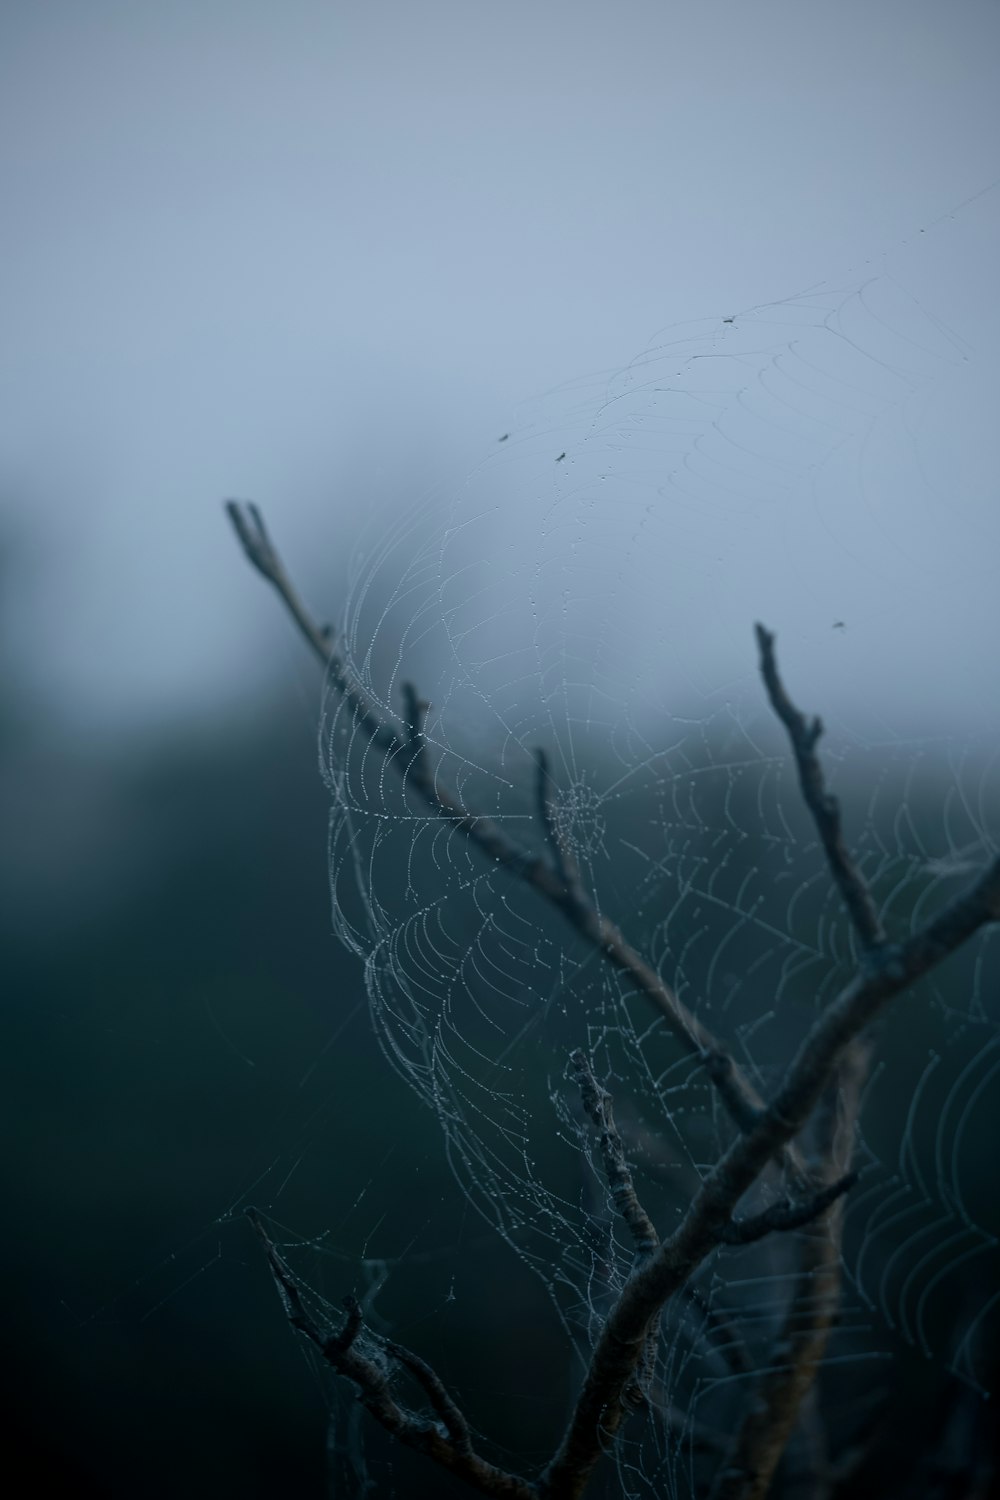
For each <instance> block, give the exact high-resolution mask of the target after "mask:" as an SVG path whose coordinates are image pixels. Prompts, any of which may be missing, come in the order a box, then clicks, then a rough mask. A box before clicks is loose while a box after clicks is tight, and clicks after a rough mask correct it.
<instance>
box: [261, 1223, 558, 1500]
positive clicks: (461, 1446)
mask: <svg viewBox="0 0 1000 1500" xmlns="http://www.w3.org/2000/svg"><path fill="white" fill-rule="evenodd" d="M246 1215H247V1218H248V1219H249V1220H250V1223H251V1224H252V1225H253V1228H254V1230H255V1231H256V1233H257V1236H258V1238H259V1239H260V1240H261V1243H262V1244H263V1246H264V1250H265V1252H266V1254H267V1259H268V1264H269V1265H270V1267H271V1274H272V1276H273V1277H274V1281H275V1285H276V1286H277V1288H278V1294H279V1296H280V1297H281V1302H282V1306H283V1307H284V1310H285V1316H286V1317H287V1318H288V1321H289V1323H291V1325H292V1327H293V1328H295V1329H297V1330H298V1332H300V1333H302V1334H304V1335H305V1337H306V1338H307V1339H309V1341H310V1342H311V1343H313V1344H315V1345H316V1347H317V1348H318V1349H319V1350H320V1352H321V1353H322V1355H323V1358H324V1359H325V1360H326V1362H327V1364H329V1365H331V1366H332V1368H333V1369H334V1370H335V1371H336V1372H337V1374H338V1375H343V1376H344V1377H346V1379H348V1380H350V1381H352V1382H353V1383H354V1384H355V1385H356V1386H357V1388H358V1399H359V1400H360V1402H361V1404H362V1405H363V1406H364V1407H365V1409H366V1410H367V1411H368V1412H370V1413H371V1415H372V1416H373V1417H374V1418H375V1420H376V1422H378V1423H379V1424H380V1425H381V1426H382V1427H384V1428H385V1430H386V1431H387V1432H388V1433H390V1434H391V1435H392V1437H394V1438H395V1439H396V1441H397V1442H400V1443H402V1444H403V1445H404V1446H405V1447H407V1448H413V1449H415V1450H416V1451H417V1452H418V1453H424V1454H426V1455H427V1457H428V1458H432V1459H434V1461H435V1462H436V1463H438V1464H440V1465H441V1467H442V1468H444V1469H448V1470H450V1472H451V1473H453V1474H457V1475H458V1476H459V1478H461V1479H464V1480H465V1481H466V1483H467V1484H469V1485H471V1486H472V1488H473V1489H476V1490H479V1491H480V1493H481V1494H484V1495H500V1496H505V1497H509V1500H537V1494H538V1492H537V1489H536V1487H535V1485H534V1484H532V1483H531V1482H530V1481H529V1480H526V1479H522V1478H520V1476H519V1475H517V1474H509V1473H507V1471H506V1470H504V1469H500V1468H497V1467H496V1465H495V1464H491V1463H490V1462H489V1461H488V1460H487V1459H484V1458H482V1457H481V1456H480V1455H479V1454H477V1453H476V1452H475V1450H474V1449H473V1446H472V1439H471V1436H470V1433H469V1426H468V1423H467V1422H466V1420H465V1418H464V1417H463V1416H462V1414H461V1412H460V1411H459V1409H458V1407H457V1406H456V1405H455V1403H454V1401H453V1400H452V1399H451V1397H450V1396H449V1395H448V1392H447V1391H446V1389H445V1387H444V1384H443V1382H442V1381H441V1380H440V1379H439V1377H438V1376H437V1375H436V1374H435V1373H434V1371H433V1370H432V1369H431V1367H430V1365H428V1364H427V1363H426V1361H425V1360H423V1359H421V1358H420V1357H419V1355H416V1354H413V1353H411V1352H410V1350H408V1349H404V1348H403V1347H402V1345H400V1344H393V1343H390V1342H388V1341H387V1340H382V1339H378V1338H376V1337H375V1336H373V1335H369V1336H368V1337H369V1340H370V1347H371V1352H370V1353H369V1352H366V1351H365V1350H364V1349H362V1348H361V1347H359V1346H360V1344H361V1338H362V1318H361V1308H360V1305H359V1304H358V1303H357V1302H356V1301H354V1300H353V1299H349V1303H350V1306H349V1309H348V1314H347V1318H346V1320H345V1323H344V1327H343V1328H342V1329H340V1330H339V1331H337V1332H335V1333H329V1332H327V1331H326V1330H325V1329H322V1328H320V1326H319V1325H318V1324H317V1323H316V1322H315V1320H314V1319H313V1318H312V1317H311V1316H310V1315H309V1313H308V1312H307V1311H306V1308H305V1305H304V1303H303V1301H302V1295H301V1293H300V1291H299V1287H298V1283H297V1281H296V1280H295V1277H294V1276H293V1275H292V1272H291V1271H290V1270H289V1268H288V1266H287V1265H286V1264H285V1261H284V1259H283V1258H282V1256H281V1254H280V1252H279V1250H278V1247H277V1246H276V1245H275V1243H274V1241H273V1240H272V1239H271V1237H270V1235H269V1234H268V1232H267V1229H266V1228H265V1226H264V1221H263V1219H262V1218H261V1215H260V1214H259V1213H258V1212H257V1210H256V1209H253V1208H248V1209H247V1210H246ZM380 1356H381V1357H380ZM393 1364H395V1365H398V1366H399V1367H400V1368H402V1369H404V1370H406V1371H408V1373H409V1374H410V1375H412V1376H413V1377H414V1379H415V1380H416V1381H417V1383H418V1384H419V1385H420V1387H421V1388H422V1389H423V1391H424V1392H425V1394H426V1395H427V1397H428V1399H429V1400H430V1403H431V1408H432V1410H433V1411H434V1414H435V1418H436V1420H434V1421H431V1420H429V1419H428V1418H427V1417H424V1416H421V1415H420V1414H419V1413H416V1412H412V1411H409V1410H408V1409H407V1408H406V1407H405V1406H403V1405H402V1404H401V1403H400V1402H399V1401H397V1400H396V1398H395V1396H394V1394H393V1392H392V1388H391V1387H392V1368H393Z"/></svg>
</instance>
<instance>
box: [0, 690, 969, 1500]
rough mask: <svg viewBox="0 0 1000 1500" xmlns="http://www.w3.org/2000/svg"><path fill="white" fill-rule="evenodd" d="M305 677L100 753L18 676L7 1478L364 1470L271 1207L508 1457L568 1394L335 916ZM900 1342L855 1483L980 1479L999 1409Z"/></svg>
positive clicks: (12, 773)
mask: <svg viewBox="0 0 1000 1500" xmlns="http://www.w3.org/2000/svg"><path fill="white" fill-rule="evenodd" d="M308 697H309V695H308V693H306V694H305V695H303V694H302V693H297V692H296V691H295V689H294V687H291V686H290V687H289V689H288V690H287V691H286V692H280V693H278V694H276V695H275V696H274V697H273V698H272V699H271V700H270V701H268V702H267V703H265V704H262V705H259V706H258V707H257V708H256V709H255V710H253V711H250V710H248V711H247V712H246V713H245V714H244V716H243V717H242V719H240V720H233V721H226V720H222V719H220V720H219V721H218V722H212V723H210V722H206V721H202V722H199V723H194V724H191V725H190V726H188V727H187V728H180V727H179V728H178V729H177V730H176V731H175V732H173V733H172V734H170V735H162V734H161V735H159V736H156V735H153V734H152V733H149V734H145V735H134V736H132V737H130V738H129V739H128V740H127V741H125V742H122V741H110V742H104V743H102V744H100V745H97V744H95V743H93V742H91V743H89V744H88V745H81V744H79V743H77V742H74V741H73V740H72V739H66V738H64V737H62V736H61V735H60V734H59V733H58V732H57V730H56V726H55V725H53V724H52V723H50V722H49V721H48V720H47V719H46V718H45V717H44V716H43V715H42V714H40V713H39V712H37V711H36V710H35V709H34V708H33V706H32V705H31V704H30V703H28V702H27V701H26V700H25V699H24V698H19V696H18V693H17V691H15V689H14V687H13V686H12V685H11V684H10V683H8V684H7V685H6V687H5V688H2V689H0V799H2V809H0V810H2V819H3V829H4V842H3V852H2V855H0V882H2V888H0V933H2V941H3V948H4V992H5V996H6V1001H5V1004H4V1007H3V1012H2V1014H3V1033H4V1034H3V1044H2V1049H0V1069H2V1075H3V1076H2V1083H0V1108H2V1110H3V1112H4V1117H5V1118H4V1127H3V1129H4V1139H5V1145H6V1149H5V1152H4V1160H5V1187H4V1209H5V1226H4V1232H3V1236H2V1238H0V1255H2V1261H3V1285H4V1287H5V1289H6V1294H7V1295H6V1305H7V1326H6V1334H5V1354H6V1357H5V1360H4V1382H5V1393H4V1402H3V1413H4V1425H5V1427H6V1429H7V1432H6V1442H7V1451H8V1463H7V1470H8V1473H17V1472H20V1473H22V1474H23V1475H25V1476H26V1477H25V1478H24V1479H22V1480H20V1481H17V1482H16V1483H15V1486H14V1489H13V1491H8V1492H9V1493H10V1492H13V1493H17V1494H25V1495H27V1494H35V1493H37V1492H38V1491H40V1490H42V1489H44V1488H45V1487H46V1486H48V1487H50V1488H52V1489H54V1490H55V1491H56V1492H57V1493H62V1492H67V1491H69V1490H72V1491H73V1492H75V1493H82V1494H88V1495H89V1494H94V1495H107V1496H116V1497H117V1496H126V1495H127V1496H134V1495H136V1494H140V1493H141V1494H143V1495H150V1496H164V1497H165V1496H174V1495H184V1496H201V1495H204V1496H206V1497H207V1496H209V1495H211V1496H219V1495H234V1496H235V1495H239V1496H241V1497H246V1500H251V1497H255V1496H260V1497H264V1496H269V1497H271V1496H276V1495H281V1496H292V1497H298V1496H302V1497H309V1496H323V1495H330V1494H344V1495H346V1494H348V1493H349V1490H348V1489H347V1488H346V1487H342V1485H341V1482H340V1481H337V1482H336V1483H335V1484H334V1485H333V1487H331V1482H330V1477H329V1473H328V1469H327V1464H326V1461H325V1455H324V1441H325V1438H324V1434H325V1428H326V1418H327V1412H328V1408H329V1382H328V1377H327V1375H326V1373H325V1372H324V1371H322V1370H320V1369H319V1368H318V1367H317V1365H316V1363H315V1361H314V1360H313V1359H312V1358H311V1357H310V1356H309V1355H308V1354H307V1352H306V1351H305V1350H304V1349H303V1348H302V1347H301V1345H300V1343H299V1341H297V1340H296V1339H295V1337H294V1336H293V1335H292V1334H291V1333H290V1331H289V1330H288V1328H287V1327H286V1325H285V1323H284V1320H283V1318H282V1315H281V1310H280V1307H279V1305H278V1302H277V1298H276V1297H275V1295H274V1290H273V1287H272V1285H271V1283H270V1279H269V1277H268V1274H267V1271H266V1268H265V1265H264V1263H263V1259H262V1256H261V1254H260V1252H259V1247H258V1246H257V1244H256V1242H255V1241H254V1239H253V1236H252V1234H251V1232H250V1230H249V1228H248V1226H247V1224H246V1223H245V1221H244V1219H243V1216H242V1212H241V1209H242V1207H243V1206H244V1205H246V1204H247V1203H251V1202H252V1203H256V1204H257V1205H258V1206H259V1207H261V1208H262V1209H263V1210H264V1211H265V1212H266V1213H268V1214H269V1215H270V1216H271V1219H272V1222H274V1223H275V1224H277V1225H279V1226H281V1225H284V1226H287V1228H288V1237H289V1239H290V1240H291V1241H293V1242H294V1243H295V1245H296V1246H297V1247H298V1248H297V1249H296V1252H295V1260H294V1264H295V1266H296V1269H297V1270H299V1271H300V1273H302V1274H305V1275H307V1276H308V1278H309V1281H310V1284H311V1285H312V1286H313V1287H314V1288H316V1289H317V1290H320V1291H322V1292H323V1293H324V1295H326V1296H328V1297H329V1298H330V1300H331V1302H333V1303H334V1304H335V1305H336V1304H339V1301H340V1299H341V1298H342V1297H343V1295H344V1294H345V1293H347V1292H351V1291H356V1292H359V1293H363V1292H364V1290H365V1288H366V1286H368V1285H370V1284H371V1280H372V1278H373V1277H375V1278H376V1279H379V1278H381V1277H382V1276H383V1275H385V1276H386V1280H385V1284H384V1286H383V1288H382V1290H381V1292H380V1294H379V1299H378V1302H377V1312H378V1315H379V1316H380V1317H382V1318H384V1319H385V1323H386V1326H387V1327H388V1326H391V1327H392V1329H393V1331H394V1335H395V1336H396V1337H398V1338H401V1339H403V1340H405V1341H407V1342H409V1343H410V1344H411V1345H413V1346H415V1347H417V1348H419V1349H420V1351H421V1352H422V1353H423V1354H424V1355H425V1356H427V1357H428V1358H430V1359H431V1360H432V1361H433V1362H434V1363H435V1364H436V1365H437V1367H438V1368H439V1370H440V1371H441V1373H442V1374H443V1375H444V1376H445V1378H446V1379H447V1380H448V1381H449V1382H450V1383H451V1384H452V1385H453V1387H454V1388H455V1389H456V1390H457V1392H458V1393H459V1395H460V1397H461V1399H462V1400H463V1401H464V1403H465V1405H466V1408H467V1410H468V1412H469V1414H470V1416H471V1418H472V1420H473V1422H474V1424H475V1425H476V1426H477V1427H478V1428H480V1429H482V1430H485V1431H486V1432H487V1433H488V1434H489V1435H490V1436H491V1437H492V1438H494V1439H497V1440H498V1441H499V1442H500V1443H501V1444H502V1445H505V1446H506V1447H507V1448H508V1449H509V1450H511V1453H510V1456H509V1461H510V1462H511V1463H513V1464H516V1465H517V1466H518V1467H522V1468H523V1467H525V1466H526V1465H527V1464H529V1463H530V1462H531V1461H532V1459H533V1458H539V1459H540V1458H541V1457H542V1455H543V1454H544V1452H545V1449H546V1446H547V1444H548V1443H549V1442H550V1441H551V1439H552V1437H553V1435H554V1433H555V1432H556V1431H557V1429H558V1427H559V1424H560V1422H561V1420H562V1418H563V1416H564V1414H565V1411H566V1409H567V1402H568V1399H569V1394H570V1390H571V1385H572V1382H573V1381H574V1379H575V1371H576V1367H575V1365H574V1363H573V1358H572V1355H571V1353H570V1352H569V1351H568V1350H567V1348H566V1346H565V1343H564V1341H563V1339H562V1335H561V1332H560V1330H559V1328H558V1325H557V1323H556V1319H555V1317H554V1314H553V1313H552V1311H551V1309H550V1307H549V1304H548V1302H547V1300H546V1298H545V1295H544V1292H543V1289H542V1288H541V1286H540V1285H539V1284H538V1282H537V1281H536V1280H535V1279H533V1278H532V1277H531V1276H529V1275H528V1273H527V1272H526V1271H525V1270H524V1268H523V1267H522V1266H521V1265H520V1264H519V1262H518V1261H517V1259H516V1257H515V1256H514V1255H513V1254H512V1253H511V1252H510V1251H509V1250H508V1249H507V1248H506V1247H505V1246H504V1245H503V1244H502V1243H500V1242H499V1241H498V1240H496V1239H495V1238H493V1237H492V1236H491V1235H490V1234H489V1231H488V1230H487V1228H486V1226H485V1225H484V1224H483V1223H482V1221H481V1220H479V1219H478V1218H477V1217H476V1216H475V1215H474V1214H472V1213H471V1212H470V1210H469V1209H468V1207H467V1206H466V1205H465V1204H464V1203H463V1201H462V1200H461V1198H460V1196H459V1194H458V1193H457V1192H456V1190H455V1187H454V1184H453V1181H452V1179H451V1177H450V1174H449V1171H448V1168H447V1165H446V1163H445V1161H444V1160H443V1152H442V1150H441V1144H440V1139H439V1136H438V1131H437V1126H436V1124H435V1122H434V1120H433V1119H432V1118H431V1117H430V1116H429V1115H428V1114H427V1113H426V1112H423V1111H422V1110H421V1109H420V1108H419V1107H418V1105H417V1104H416V1103H415V1102H414V1101H413V1099H412V1098H411V1097H410V1095H409V1094H408V1093H407V1091H406V1089H405V1088H404V1087H403V1086H402V1085H401V1084H400V1082H399V1080H398V1079H397V1078H396V1076H395V1075H394V1074H393V1073H392V1071H391V1069H390V1068H389V1067H388V1066H387V1064H386V1061H385V1059H384V1058H383V1057H382V1056H381V1054H380V1053H379V1050H378V1047H377V1044H376V1042H375V1039H374V1037H373V1035H372V1032H371V1029H370V1026H369V1023H368V1017H367V1013H366V1010H365V1006H364V1004H363V989H362V976H361V971H360V965H359V964H358V963H357V961H356V960H354V959H353V958H351V957H350V956H349V955H347V954H346V953H344V951H343V950H342V949H341V948H340V947H339V946H338V945H337V943H336V942H335V940H334V938H333V937H332V935H331V931H330V921H329V913H328V901H327V891H326V873H325V871H326V816H327V813H326V793H325V790H324V788H323V786H322V783H321V781H320V778H319V775H318V773H317V770H316V757H315V744H314V733H315V717H316V715H315V712H314V710H315V708H316V707H317V706H318V688H317V703H316V704H311V703H310V702H309V701H308ZM911 1029H912V1028H911ZM873 1128H875V1129H876V1130H877V1128H878V1126H877V1122H875V1125H874V1127H873ZM313 1236H315V1237H317V1239H316V1243H315V1245H314V1247H313V1248H312V1249H310V1248H309V1246H308V1245H307V1246H306V1248H305V1249H304V1250H303V1247H302V1242H303V1241H309V1240H310V1239H311V1237H313ZM374 1256H388V1257H389V1262H388V1263H387V1264H386V1265H385V1266H383V1267H380V1266H378V1265H377V1264H376V1263H375V1262H374V1261H373V1260H371V1259H370V1257H374ZM366 1258H368V1259H366ZM366 1278H367V1280H366ZM895 1352H896V1354H897V1361H896V1364H895V1365H894V1367H893V1374H892V1376H891V1378H890V1384H891V1385H894V1386H895V1388H896V1392H897V1395H896V1398H895V1399H893V1398H892V1397H891V1395H890V1397H889V1399H888V1401H887V1402H886V1404H885V1405H884V1406H881V1407H880V1415H879V1431H880V1440H879V1443H878V1444H876V1445H873V1453H872V1459H871V1461H870V1462H869V1464H868V1465H867V1467H866V1468H863V1469H862V1470H861V1471H859V1473H858V1475H857V1476H856V1477H855V1479H854V1480H853V1481H852V1488H851V1493H852V1494H859V1495H860V1494H869V1493H870V1494H873V1495H874V1494H885V1493H899V1494H913V1495H919V1494H924V1493H927V1494H941V1495H942V1496H944V1495H946V1494H949V1495H950V1494H951V1493H953V1490H952V1489H950V1488H948V1485H949V1482H950V1481H949V1479H948V1475H947V1473H946V1472H945V1470H946V1468H947V1464H948V1463H950V1462H953V1455H954V1453H955V1451H956V1448H957V1451H958V1452H959V1454H961V1451H962V1446H963V1442H965V1439H963V1437H962V1434H963V1432H966V1431H967V1430H968V1426H969V1423H973V1424H979V1426H980V1427H982V1425H983V1423H984V1421H985V1416H984V1410H985V1409H984V1407H983V1405H982V1403H981V1401H979V1398H976V1400H975V1401H973V1402H972V1403H971V1405H970V1404H969V1397H968V1393H967V1392H966V1391H965V1390H964V1389H963V1388H961V1387H960V1386H957V1385H956V1383H955V1382H954V1380H953V1379H952V1378H951V1377H949V1376H947V1375H946V1373H945V1372H944V1369H943V1367H938V1366H935V1365H932V1364H930V1363H929V1362H927V1361H925V1360H924V1359H923V1358H922V1356H920V1355H918V1354H915V1353H914V1352H913V1351H909V1350H907V1349H905V1348H903V1347H901V1346H900V1347H896V1348H895ZM341 1418H342V1423H341V1427H340V1428H339V1429H338V1432H339V1437H338V1441H342V1440H343V1439H344V1434H345V1432H348V1430H349V1427H350V1419H349V1418H348V1419H347V1423H346V1426H345V1425H344V1422H343V1412H341ZM915 1421H916V1423H917V1425H918V1426H921V1429H922V1431H921V1441H920V1442H919V1443H918V1444H914V1443H913V1441H912V1429H913V1426H914V1422H915ZM963 1424H964V1425H963ZM977 1443H978V1444H979V1447H980V1448H981V1447H982V1440H981V1439H977ZM349 1456H350V1455H349ZM959 1467H961V1463H960V1462H959ZM348 1468H350V1465H349V1464H348ZM338 1472H341V1473H342V1472H343V1466H341V1470H340V1471H338ZM368 1474H369V1477H370V1479H371V1484H372V1488H371V1490H370V1493H372V1494H375V1495H378V1494H381V1493H386V1494H388V1493H390V1492H393V1493H397V1494H400V1495H424V1494H425V1495H450V1494H459V1493H464V1491H460V1490H458V1489H456V1488H455V1487H454V1486H452V1485H451V1484H450V1483H449V1482H448V1481H447V1480H446V1479H445V1478H444V1477H443V1476H440V1475H438V1474H437V1473H432V1472H428V1469H427V1467H426V1466H425V1465H424V1463H423V1461H421V1460H419V1459H417V1458H414V1457H412V1456H411V1455H408V1454H405V1453H404V1454H398V1453H394V1452H392V1451H390V1450H389V1449H388V1447H387V1445H386V1443H385V1442H384V1440H383V1439H382V1437H381V1434H379V1433H375V1434H374V1435H373V1436H372V1438H371V1443H370V1455H369V1469H368ZM942 1474H944V1477H943V1478H942V1477H941V1476H942ZM901 1476H902V1484H903V1487H902V1488H900V1487H899V1486H900V1479H901ZM343 1483H344V1485H345V1486H346V1481H344V1482H343ZM935 1486H937V1488H935ZM954 1493H955V1494H956V1495H957V1494H958V1493H959V1491H958V1490H955V1491H954ZM961 1493H965V1491H962V1492H961ZM984 1493H985V1491H984Z"/></svg>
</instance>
